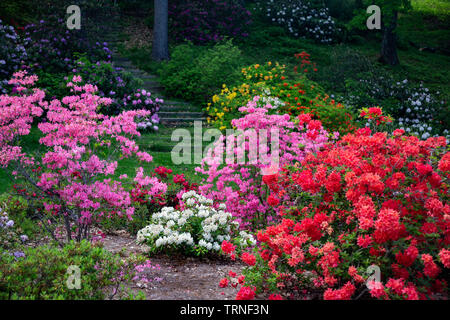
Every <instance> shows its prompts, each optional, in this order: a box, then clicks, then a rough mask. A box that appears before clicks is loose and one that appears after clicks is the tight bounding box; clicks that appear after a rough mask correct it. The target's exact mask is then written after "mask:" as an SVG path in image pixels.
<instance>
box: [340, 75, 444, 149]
mask: <svg viewBox="0 0 450 320" xmlns="http://www.w3.org/2000/svg"><path fill="white" fill-rule="evenodd" d="M359 83H360V84H362V86H363V88H364V89H363V90H362V91H363V93H361V95H360V96H358V95H350V96H348V97H346V98H343V100H344V101H346V103H347V104H349V105H352V106H354V107H357V106H358V105H363V104H364V105H366V106H367V103H364V101H363V100H362V99H364V96H368V97H370V99H372V100H374V101H380V100H388V101H394V102H393V103H392V105H391V106H389V108H386V107H387V106H383V110H384V111H385V112H386V113H388V114H390V115H391V116H393V117H394V119H396V121H394V123H393V127H394V129H395V128H398V129H403V130H405V132H406V133H409V134H413V135H415V136H417V137H419V138H420V139H423V140H425V139H428V138H430V137H437V136H441V135H444V136H445V137H446V138H447V142H448V141H449V139H450V135H449V131H448V130H447V129H444V130H443V131H442V128H438V127H437V123H436V119H437V117H438V114H439V112H440V111H441V110H442V109H443V108H445V107H446V103H445V101H444V100H440V99H438V97H439V95H440V93H439V92H436V93H432V92H431V91H430V90H429V89H428V88H426V87H424V86H423V85H422V84H420V85H419V86H418V87H417V86H414V87H412V86H410V85H409V81H408V80H407V79H404V80H403V81H394V80H393V79H392V78H391V77H382V76H380V77H377V78H375V79H373V78H372V79H360V80H359ZM361 98H362V99H361ZM374 106H375V105H374Z"/></svg>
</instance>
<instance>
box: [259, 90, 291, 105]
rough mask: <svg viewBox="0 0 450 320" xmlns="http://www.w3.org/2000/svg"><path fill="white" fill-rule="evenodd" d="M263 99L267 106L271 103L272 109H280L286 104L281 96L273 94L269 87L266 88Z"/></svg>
mask: <svg viewBox="0 0 450 320" xmlns="http://www.w3.org/2000/svg"><path fill="white" fill-rule="evenodd" d="M261 101H262V103H263V104H264V105H265V106H267V105H270V106H271V109H278V108H279V107H282V106H284V104H285V103H284V102H283V101H282V100H280V98H278V97H274V96H272V93H271V92H270V89H269V88H264V90H263V95H262V96H261Z"/></svg>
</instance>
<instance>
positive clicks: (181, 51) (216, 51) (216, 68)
mask: <svg viewBox="0 0 450 320" xmlns="http://www.w3.org/2000/svg"><path fill="white" fill-rule="evenodd" d="M241 65H242V55H241V51H240V50H239V48H237V47H236V46H234V45H233V43H232V41H231V40H228V41H225V42H221V43H218V44H216V45H214V46H213V47H195V46H194V45H193V44H192V43H188V44H182V45H179V46H177V47H175V48H174V50H173V53H172V59H171V60H170V61H169V62H167V63H165V64H164V65H163V66H162V68H161V70H160V74H161V83H162V84H163V85H164V87H165V90H166V93H167V94H169V95H172V96H175V97H180V98H184V99H186V100H189V101H192V102H196V103H203V102H205V101H206V100H207V99H208V97H210V96H211V95H212V94H213V93H214V92H215V91H217V90H218V89H219V88H220V87H221V86H222V84H223V83H235V82H236V81H237V79H239V73H240V67H241Z"/></svg>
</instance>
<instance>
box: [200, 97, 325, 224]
mask: <svg viewBox="0 0 450 320" xmlns="http://www.w3.org/2000/svg"><path fill="white" fill-rule="evenodd" d="M259 99H260V98H259V97H258V96H256V97H254V98H253V100H251V101H249V102H248V104H247V105H246V106H245V107H241V108H240V109H239V111H240V112H242V113H243V114H244V115H243V117H241V118H239V119H234V120H233V121H232V124H233V126H234V127H235V128H236V129H237V130H238V132H239V133H240V135H241V136H242V137H246V136H249V135H252V134H254V133H256V136H257V137H258V141H257V149H258V152H259V154H258V157H257V159H255V158H252V161H245V163H242V162H239V161H234V162H227V161H223V159H221V158H220V157H218V156H217V155H221V154H222V153H223V150H225V147H224V143H225V142H227V147H226V148H228V144H229V143H228V141H230V138H231V139H232V138H233V136H232V135H230V136H225V135H222V136H221V137H220V138H219V140H218V141H217V142H216V144H215V146H214V148H211V149H210V150H209V151H208V153H207V156H206V157H205V158H204V159H203V160H202V164H201V167H198V168H196V171H197V172H199V173H201V174H204V175H205V176H206V178H205V179H204V181H203V185H202V186H201V187H199V190H200V191H201V192H202V193H203V194H204V195H205V196H206V197H208V198H211V199H214V200H218V201H221V202H225V203H226V204H227V210H228V211H229V212H231V213H232V214H233V215H234V216H235V217H236V218H238V221H239V223H240V224H241V226H242V227H244V228H245V227H247V228H248V227H249V226H251V225H252V224H253V225H255V224H259V223H263V224H265V223H266V222H267V221H268V220H269V221H270V220H271V219H273V213H274V210H275V209H274V208H272V206H271V205H270V204H269V203H268V200H267V198H268V194H267V193H268V190H267V187H265V186H264V184H263V181H262V177H263V176H264V175H265V174H271V175H273V174H276V173H277V171H278V168H281V167H283V166H286V165H289V164H291V163H293V162H294V161H301V160H302V159H303V158H304V157H305V155H306V154H308V153H311V152H312V153H314V152H317V151H319V150H320V149H321V148H322V147H323V146H324V145H325V144H326V143H327V142H328V133H327V132H326V131H325V130H324V129H323V128H322V126H321V124H320V122H318V123H313V124H310V122H312V121H311V118H309V120H308V119H303V120H302V121H298V120H294V121H295V122H294V121H291V119H290V116H289V115H287V114H286V115H277V114H276V115H269V114H268V110H270V109H271V106H270V105H266V106H265V107H263V108H258V107H257V104H258V101H259ZM274 132H276V133H277V136H278V141H277V143H276V145H277V146H278V150H279V152H278V161H275V160H274V159H276V158H275V154H271V151H272V150H271V147H272V145H271V138H272V137H273V133H274ZM264 140H265V141H267V143H262V142H263V141H264ZM237 141H238V143H237V144H236V145H235V148H234V154H235V156H236V159H240V157H241V156H242V155H249V154H251V152H250V150H251V148H252V147H254V144H252V143H251V141H249V139H242V141H243V142H242V143H240V144H239V139H237ZM277 146H275V147H277ZM261 155H263V157H261ZM227 156H228V154H227ZM248 159H249V158H248ZM255 160H256V161H255ZM224 163H225V164H224ZM269 199H270V201H269V202H271V203H272V202H273V200H274V199H272V198H269Z"/></svg>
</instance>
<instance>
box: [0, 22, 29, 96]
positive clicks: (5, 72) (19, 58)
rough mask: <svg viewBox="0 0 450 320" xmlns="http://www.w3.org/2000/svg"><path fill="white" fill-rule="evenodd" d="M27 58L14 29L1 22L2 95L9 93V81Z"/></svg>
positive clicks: (0, 85)
mask: <svg viewBox="0 0 450 320" xmlns="http://www.w3.org/2000/svg"><path fill="white" fill-rule="evenodd" d="M26 57H27V53H26V50H25V48H24V46H23V45H22V44H21V42H20V38H19V36H18V35H17V33H16V31H15V30H14V28H13V27H12V26H8V25H6V24H4V23H3V21H2V20H0V94H2V93H6V92H7V84H8V80H9V79H10V78H11V76H12V74H13V73H14V72H16V71H17V70H18V69H20V68H21V65H23V64H24V62H25V59H26Z"/></svg>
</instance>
